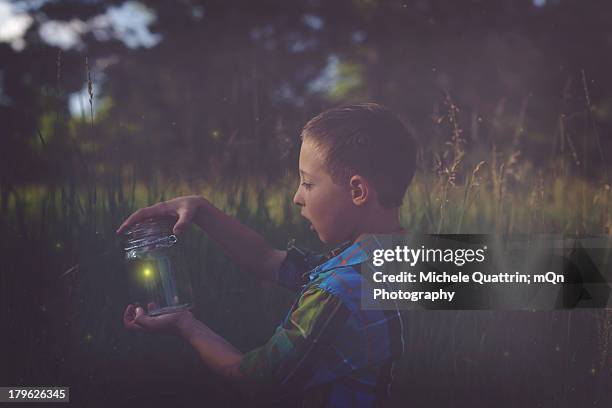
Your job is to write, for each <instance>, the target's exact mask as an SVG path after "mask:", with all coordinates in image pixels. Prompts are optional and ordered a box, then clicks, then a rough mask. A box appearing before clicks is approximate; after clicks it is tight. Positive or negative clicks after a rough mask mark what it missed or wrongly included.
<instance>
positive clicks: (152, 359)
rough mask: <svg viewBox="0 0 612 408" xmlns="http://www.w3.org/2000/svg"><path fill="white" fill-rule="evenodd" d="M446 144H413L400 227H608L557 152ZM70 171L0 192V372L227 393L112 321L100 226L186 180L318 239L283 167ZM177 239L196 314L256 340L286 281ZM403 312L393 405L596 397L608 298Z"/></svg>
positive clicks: (100, 393) (103, 396) (599, 191)
mask: <svg viewBox="0 0 612 408" xmlns="http://www.w3.org/2000/svg"><path fill="white" fill-rule="evenodd" d="M449 146H450V147H449V148H448V149H449V150H448V151H447V152H446V156H445V157H446V158H445V160H441V159H437V158H436V157H437V156H436V155H434V154H429V153H427V154H426V153H421V154H420V170H419V172H418V174H417V176H416V177H415V179H414V181H413V183H412V185H411V187H410V189H409V191H408V193H407V195H406V198H405V204H404V206H403V207H402V212H401V218H402V223H403V225H404V227H405V228H406V229H408V230H409V231H413V232H422V233H500V234H513V233H566V234H574V233H593V234H609V233H610V222H611V221H610V220H611V215H612V214H611V209H610V198H611V197H610V194H611V192H610V187H609V185H608V184H607V183H606V182H605V180H604V181H601V182H597V181H587V180H585V179H583V178H581V177H579V176H578V175H577V174H579V171H572V170H571V168H572V163H571V162H569V161H568V162H567V163H564V162H563V161H562V160H561V159H559V160H558V161H551V162H549V163H547V164H546V165H545V166H540V167H536V166H534V165H533V164H532V163H530V162H519V161H517V157H516V155H515V154H514V153H513V152H512V151H510V152H508V153H507V154H505V155H504V154H503V153H497V152H496V151H495V150H493V151H492V152H491V155H490V158H489V159H488V160H479V161H474V163H470V162H469V160H467V158H468V157H469V153H467V152H466V151H465V149H464V147H463V146H461V144H460V143H459V142H458V141H457V140H456V139H452V140H451V143H450V144H449ZM426 155H429V158H428V159H424V158H423V157H425V156H426ZM443 162H445V163H446V164H443ZM80 170H81V171H77V168H72V170H71V172H68V173H69V174H71V176H70V177H66V178H64V179H63V180H58V181H57V182H55V183H48V184H42V185H27V186H22V187H17V188H13V189H11V190H10V191H4V192H2V193H3V194H2V198H3V200H2V203H0V204H1V207H2V209H3V211H2V212H1V216H0V231H1V232H2V238H1V241H0V242H2V251H3V262H2V273H1V274H0V279H1V281H0V283H1V285H0V306H1V307H0V313H2V315H1V317H2V322H4V323H3V326H4V328H5V333H7V334H6V335H5V336H3V337H4V338H5V340H7V339H12V340H9V343H7V345H6V346H5V347H4V350H5V353H6V357H5V358H4V360H5V361H6V364H2V365H3V366H4V367H5V368H8V370H6V371H5V372H4V373H3V374H2V375H3V378H0V380H2V381H1V382H2V383H3V384H6V385H9V384H11V385H13V384H14V385H27V384H30V385H41V384H45V385H52V384H53V385H71V386H72V387H73V389H72V393H73V400H75V401H79V402H80V406H108V405H111V406H118V405H120V404H126V405H142V404H145V403H146V404H148V405H151V406H158V405H163V404H166V403H173V402H176V401H188V400H189V398H192V397H193V395H195V394H197V395H201V398H202V400H203V401H208V402H209V403H211V404H213V405H214V404H215V403H221V402H223V403H224V404H227V403H228V401H229V402H231V401H235V396H234V394H233V393H232V392H231V389H230V388H228V387H227V385H226V384H224V383H222V382H221V381H220V380H219V379H217V378H215V377H214V376H213V375H212V374H210V373H208V372H207V371H206V370H205V369H204V368H203V367H202V365H201V364H200V363H199V362H198V359H197V357H196V356H195V354H194V353H193V352H192V351H191V350H189V349H188V348H187V346H186V345H184V344H181V343H180V342H179V341H178V340H176V339H170V338H159V337H147V336H141V335H134V334H133V333H127V332H126V331H125V330H124V329H123V327H122V324H121V315H122V311H123V309H124V307H125V305H126V304H127V302H128V301H129V296H128V294H127V288H126V279H125V276H124V273H125V271H124V268H123V258H122V252H121V245H120V241H119V240H118V238H117V237H116V236H115V233H114V231H115V229H116V227H117V226H118V225H119V224H120V222H121V221H122V220H123V219H124V218H125V217H126V216H127V215H129V214H130V213H131V212H132V211H134V210H135V209H137V208H139V207H142V206H146V205H150V204H153V203H156V202H158V201H161V200H164V199H168V198H171V197H175V196H179V195H184V194H194V193H197V194H202V195H204V196H205V197H207V198H208V199H209V200H210V201H212V202H213V203H214V204H216V205H217V206H218V207H220V208H222V209H223V210H225V211H227V212H228V213H230V214H233V215H235V216H236V217H238V219H240V220H241V221H243V222H244V223H246V224H248V225H250V226H252V227H253V228H255V229H256V230H258V231H260V232H261V233H262V234H263V235H264V236H266V237H267V238H268V239H269V240H270V241H271V242H272V243H273V244H274V245H276V246H278V247H283V246H284V245H285V243H286V242H287V241H288V239H289V238H297V240H298V242H301V243H303V244H305V245H306V246H310V247H311V248H314V249H319V250H322V249H323V248H321V247H320V245H319V243H318V242H317V241H316V240H315V237H314V236H313V235H312V234H311V233H309V232H307V230H306V226H305V224H304V223H303V222H302V220H301V219H300V216H299V211H298V210H297V208H296V207H295V206H294V205H293V203H292V197H293V193H294V189H295V188H296V186H297V178H296V177H291V176H287V177H286V178H284V179H279V180H276V181H274V182H269V181H268V180H261V179H257V178H250V179H249V178H246V177H245V178H243V179H237V180H223V181H222V182H216V183H215V182H211V181H207V182H202V183H201V184H199V185H194V184H190V185H188V184H186V183H180V182H171V181H168V180H164V178H163V175H160V174H158V175H152V176H151V178H150V179H148V180H137V179H136V177H135V176H134V175H133V173H131V172H130V171H128V170H126V169H121V168H119V167H117V168H113V167H110V168H107V169H106V170H105V171H101V169H100V168H98V170H97V171H95V170H94V168H93V166H84V167H82V168H80ZM180 249H181V251H182V253H183V255H184V257H185V258H186V259H188V262H187V263H188V269H189V273H190V275H191V278H192V284H193V289H194V292H195V299H196V300H195V302H196V309H195V312H196V315H197V316H198V317H199V318H201V319H202V320H203V321H205V322H206V323H208V324H209V325H210V326H211V327H212V328H213V329H215V330H217V331H218V332H219V333H221V334H222V335H223V336H225V337H226V338H227V339H228V340H229V341H230V342H232V343H233V344H235V345H236V346H237V347H239V348H241V349H243V350H245V351H246V350H248V349H250V348H253V347H255V346H257V345H260V344H262V343H263V342H264V341H265V340H266V338H267V337H269V335H270V334H271V333H272V331H273V329H274V327H275V326H276V324H277V323H278V321H279V319H280V318H281V317H282V316H283V312H284V311H285V310H286V309H287V307H288V306H289V305H290V302H291V294H290V293H286V292H284V291H283V290H282V289H275V288H272V287H268V286H260V285H259V284H258V283H256V282H255V281H254V280H253V279H251V278H250V277H248V276H246V275H245V274H243V273H242V272H241V271H239V270H238V269H237V268H236V267H235V266H234V265H232V264H231V262H229V260H228V259H227V258H225V256H224V255H223V254H222V253H221V251H220V249H219V248H218V247H216V245H215V244H214V243H213V242H211V241H209V240H208V238H207V236H206V235H205V234H204V233H202V232H201V231H196V230H195V228H194V229H192V230H190V231H187V232H186V233H185V235H184V236H183V237H182V238H181V248H180ZM404 317H405V323H406V325H405V327H406V339H407V340H408V342H407V344H408V354H407V355H406V357H405V359H404V361H403V362H402V364H401V365H400V367H399V368H398V370H397V372H396V377H395V384H396V386H397V390H398V392H397V394H396V398H397V401H398V406H399V405H401V401H404V402H405V401H415V402H416V403H419V402H420V403H428V404H434V405H435V404H448V403H449V401H451V400H454V399H457V398H463V400H464V401H466V402H470V401H471V402H474V403H477V402H481V403H482V401H487V400H490V401H491V402H492V403H493V402H496V403H497V404H498V405H499V401H500V399H499V398H500V396H501V397H505V398H506V399H505V401H506V402H508V403H509V404H510V405H518V404H520V403H521V402H522V401H523V399H524V401H526V402H527V403H528V405H529V406H535V405H532V404H535V403H540V402H541V403H542V404H543V405H542V406H570V405H575V403H576V402H579V403H583V402H584V401H591V402H593V403H596V402H603V401H610V397H611V391H610V387H609V386H607V385H606V380H605V379H606V378H608V379H609V378H610V375H612V371H611V368H610V361H611V359H612V357H611V354H610V351H609V344H610V341H611V340H612V333H610V330H609V326H610V319H609V318H608V315H607V312H606V311H603V310H580V311H578V310H576V311H556V312H536V313H529V312H490V311H480V312H478V311H469V312H468V311H448V312H442V311H437V312H433V311H431V312H408V313H406V314H405V316H404ZM442 384H444V385H442ZM534 384H535V386H534ZM519 395H520V396H519ZM190 396H191V397H190ZM476 396H478V398H480V399H479V400H478V401H476V400H475V398H476ZM472 400H473V401H472Z"/></svg>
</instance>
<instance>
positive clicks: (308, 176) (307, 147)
mask: <svg viewBox="0 0 612 408" xmlns="http://www.w3.org/2000/svg"><path fill="white" fill-rule="evenodd" d="M299 170H300V185H299V187H298V190H297V191H296V193H295V196H294V197H293V202H294V203H295V204H297V205H299V206H300V207H302V211H301V213H302V216H303V217H304V218H306V219H307V220H308V221H310V223H311V226H310V228H311V229H312V230H314V231H315V232H316V233H317V234H318V235H319V239H320V240H321V241H323V242H324V243H326V244H339V243H342V242H344V241H348V240H352V239H354V238H355V237H354V236H353V235H354V233H355V231H354V230H355V226H356V220H357V218H356V215H357V214H356V212H357V211H356V206H355V205H354V204H353V200H352V198H351V189H350V188H349V185H348V182H347V185H346V186H342V185H338V184H335V183H334V182H333V180H332V178H331V175H330V174H329V173H328V172H327V169H326V166H325V163H324V160H323V155H322V152H321V151H320V149H317V148H316V145H315V144H314V142H312V141H311V140H309V138H308V137H305V138H304V141H303V143H302V148H301V150H300V161H299Z"/></svg>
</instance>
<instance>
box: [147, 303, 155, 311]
mask: <svg viewBox="0 0 612 408" xmlns="http://www.w3.org/2000/svg"><path fill="white" fill-rule="evenodd" d="M153 309H157V305H156V304H155V303H154V302H150V303H149V304H148V305H147V311H148V312H150V311H151V310H153Z"/></svg>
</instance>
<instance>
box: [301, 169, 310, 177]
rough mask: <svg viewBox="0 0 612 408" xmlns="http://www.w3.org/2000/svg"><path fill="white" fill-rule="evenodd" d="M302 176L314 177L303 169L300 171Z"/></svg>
mask: <svg viewBox="0 0 612 408" xmlns="http://www.w3.org/2000/svg"><path fill="white" fill-rule="evenodd" d="M300 174H301V175H302V176H312V174H309V173H307V172H305V171H304V170H302V169H300Z"/></svg>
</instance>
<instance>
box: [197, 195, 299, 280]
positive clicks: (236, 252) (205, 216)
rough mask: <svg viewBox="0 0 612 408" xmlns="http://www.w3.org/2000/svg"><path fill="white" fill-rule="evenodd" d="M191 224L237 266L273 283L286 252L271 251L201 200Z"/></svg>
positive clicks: (248, 230)
mask: <svg viewBox="0 0 612 408" xmlns="http://www.w3.org/2000/svg"><path fill="white" fill-rule="evenodd" d="M194 222H195V223H196V224H197V225H198V226H200V228H202V229H203V230H204V231H206V232H207V233H208V234H209V235H210V237H211V238H212V239H213V240H214V241H215V242H217V243H218V244H219V245H221V247H222V248H223V250H224V251H225V253H226V254H227V255H228V256H229V257H230V258H232V260H233V261H234V262H236V264H238V266H240V267H241V268H243V269H246V270H248V271H251V272H253V273H256V274H257V275H258V276H259V277H260V278H261V279H265V280H272V281H274V280H276V275H277V272H278V269H279V268H280V265H281V263H282V262H283V260H284V259H285V257H286V254H287V252H286V251H281V250H278V249H275V248H273V247H272V246H271V245H270V244H269V243H268V241H266V239H265V238H264V237H262V236H261V235H260V234H258V233H257V232H255V231H254V230H252V229H251V228H249V227H247V226H246V225H244V224H242V223H241V222H239V221H238V220H237V219H236V218H234V217H232V216H229V215H227V214H225V213H224V212H223V211H221V210H219V209H218V208H217V207H215V206H214V205H212V204H211V203H210V202H209V201H208V200H206V199H205V198H202V201H201V204H200V206H199V209H198V212H197V215H196V217H195V219H194Z"/></svg>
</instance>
